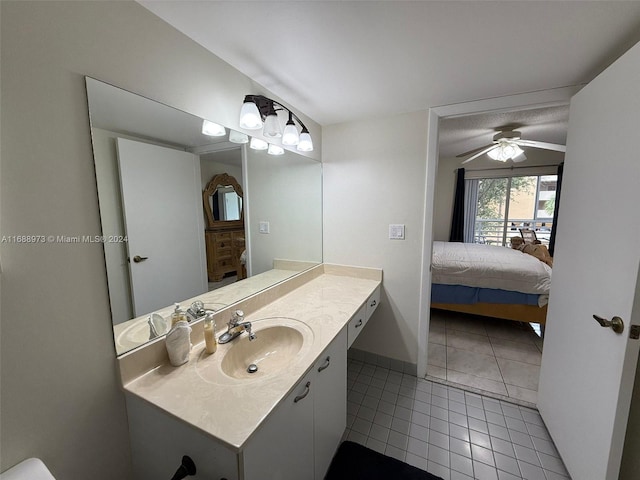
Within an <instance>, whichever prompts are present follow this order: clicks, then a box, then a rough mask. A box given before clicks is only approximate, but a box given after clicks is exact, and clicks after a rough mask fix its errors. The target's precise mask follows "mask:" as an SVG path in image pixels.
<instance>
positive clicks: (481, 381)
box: [447, 370, 509, 395]
mask: <svg viewBox="0 0 640 480" xmlns="http://www.w3.org/2000/svg"><path fill="white" fill-rule="evenodd" d="M447 380H448V381H450V382H455V383H459V384H460V385H467V386H469V387H472V388H479V389H480V390H485V391H487V392H492V393H497V394H499V395H508V394H509V392H508V391H507V388H506V387H505V385H504V383H502V382H497V381H495V380H490V379H488V378H483V377H477V376H475V375H469V374H468V373H463V372H456V371H455V370H447Z"/></svg>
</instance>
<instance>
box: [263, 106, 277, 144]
mask: <svg viewBox="0 0 640 480" xmlns="http://www.w3.org/2000/svg"><path fill="white" fill-rule="evenodd" d="M262 134H263V135H264V136H265V137H268V138H279V137H281V136H282V131H280V122H279V121H278V115H277V114H276V112H275V111H274V112H273V113H270V114H269V115H267V118H265V120H264V129H263V130H262Z"/></svg>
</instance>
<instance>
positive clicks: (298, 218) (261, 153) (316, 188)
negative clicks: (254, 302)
mask: <svg viewBox="0 0 640 480" xmlns="http://www.w3.org/2000/svg"><path fill="white" fill-rule="evenodd" d="M246 148H247V163H246V169H247V171H246V176H247V185H246V189H245V191H246V194H247V205H248V206H247V211H246V220H245V222H246V224H247V225H248V230H249V249H248V252H249V255H250V256H251V258H250V262H249V265H250V268H251V271H250V272H249V274H250V275H257V274H260V273H263V272H266V271H267V270H271V269H272V268H273V261H274V259H282V260H296V261H302V262H305V261H308V262H316V263H317V262H321V261H322V201H321V199H322V164H320V163H319V162H316V161H313V160H310V159H308V158H305V157H302V156H300V155H295V154H293V153H291V152H286V153H285V154H284V155H269V154H267V152H266V151H265V150H253V149H251V148H249V147H246ZM260 222H269V231H270V233H268V234H264V233H260V232H259V223H260Z"/></svg>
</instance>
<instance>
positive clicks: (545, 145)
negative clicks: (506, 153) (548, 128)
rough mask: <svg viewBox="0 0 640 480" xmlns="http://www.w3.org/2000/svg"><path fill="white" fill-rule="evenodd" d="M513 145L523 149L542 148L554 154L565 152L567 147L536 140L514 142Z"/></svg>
mask: <svg viewBox="0 0 640 480" xmlns="http://www.w3.org/2000/svg"><path fill="white" fill-rule="evenodd" d="M515 143H517V144H518V145H521V146H523V147H534V148H542V149H544V150H554V151H556V152H566V151H567V147H565V146H564V145H558V144H557V143H547V142H538V141H536V140H516V141H515Z"/></svg>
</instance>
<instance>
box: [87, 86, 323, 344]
mask: <svg viewBox="0 0 640 480" xmlns="http://www.w3.org/2000/svg"><path fill="white" fill-rule="evenodd" d="M86 85H87V96H88V102H89V116H90V121H91V135H92V141H93V151H94V161H95V168H96V182H97V187H98V199H99V207H100V208H99V210H100V211H99V214H100V220H101V224H102V233H103V237H104V254H105V264H106V271H107V281H108V285H109V301H110V304H111V313H112V321H113V329H114V340H115V345H116V352H117V354H118V355H120V354H123V353H125V352H127V351H129V350H132V349H134V348H136V347H138V346H140V345H143V344H145V343H147V342H148V341H150V340H153V339H154V338H157V337H158V336H161V335H163V334H164V333H166V330H167V325H169V324H170V321H169V318H170V315H171V313H172V311H173V304H174V303H176V302H177V303H180V304H181V307H182V308H183V309H184V310H187V309H189V308H190V307H192V306H193V307H192V309H191V310H190V311H189V312H188V313H190V314H193V315H192V317H193V318H197V317H198V311H200V312H201V311H202V310H201V309H202V308H204V309H208V310H219V309H222V308H225V307H227V306H229V305H232V304H234V303H237V302H239V301H240V300H242V299H244V298H246V297H248V296H250V295H252V294H254V293H257V292H259V291H260V290H263V289H265V288H268V287H270V286H272V285H274V284H276V283H279V282H281V281H283V280H286V279H287V278H289V277H291V276H292V275H295V274H297V273H299V272H301V271H303V270H305V269H307V268H310V267H312V266H314V265H317V264H319V263H321V262H322V165H321V164H320V163H319V162H317V161H315V160H313V159H310V158H308V157H304V156H302V155H299V154H296V153H293V152H291V151H285V153H284V154H282V155H277V156H276V155H269V154H267V151H258V150H253V149H251V148H249V147H248V145H247V144H246V143H241V142H244V141H246V140H248V139H247V137H246V136H245V135H243V134H240V133H238V132H234V131H232V130H230V129H228V128H224V129H223V130H222V131H221V132H220V135H218V136H212V135H209V134H204V133H203V122H204V121H205V120H204V119H202V118H199V117H197V116H194V115H191V114H189V113H186V112H183V111H180V110H177V109H175V108H172V107H169V106H167V105H164V104H161V103H159V102H156V101H154V100H150V99H148V98H145V97H142V96H140V95H137V94H134V93H132V92H129V91H126V90H123V89H120V88H117V87H115V86H113V85H109V84H107V83H104V82H101V81H99V80H96V79H93V78H90V77H87V78H86ZM209 133H210V132H209ZM96 213H97V212H96ZM195 301H199V302H201V304H194V302H195ZM198 307H199V308H198Z"/></svg>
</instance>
